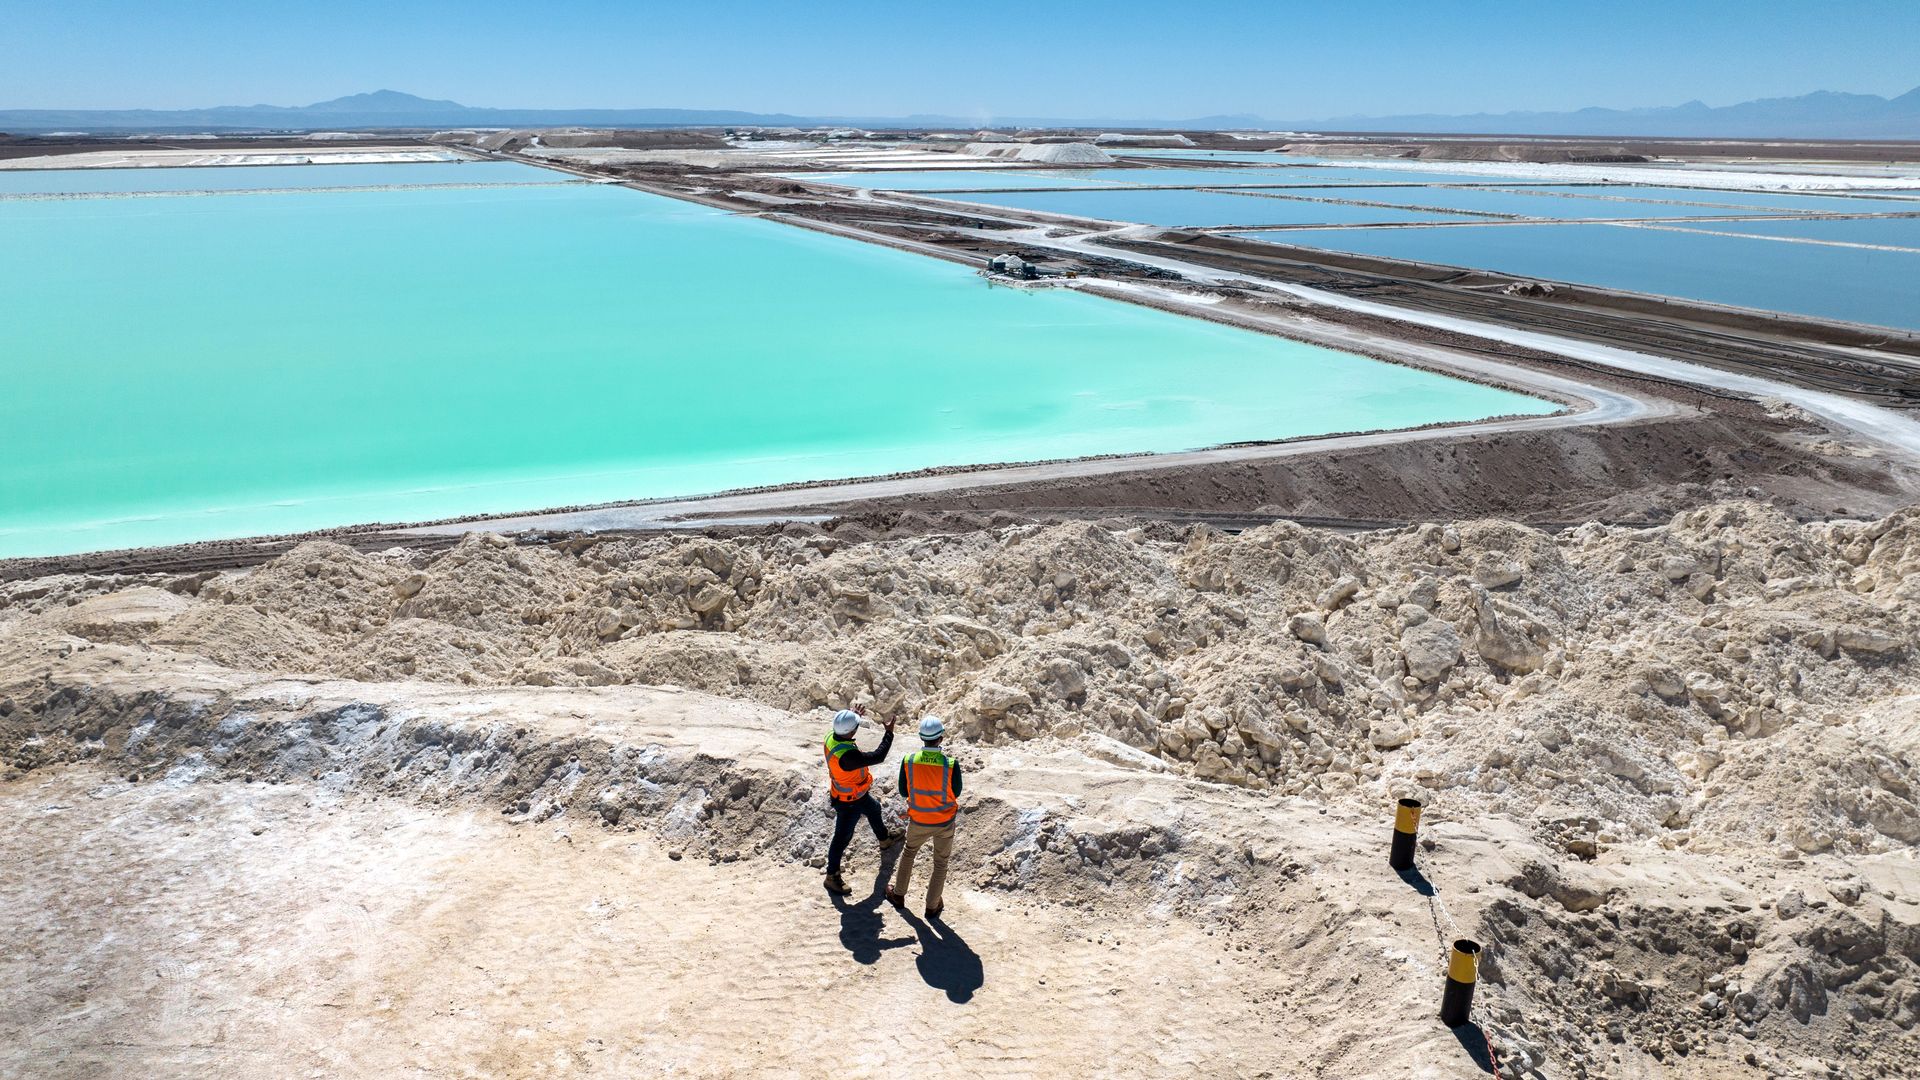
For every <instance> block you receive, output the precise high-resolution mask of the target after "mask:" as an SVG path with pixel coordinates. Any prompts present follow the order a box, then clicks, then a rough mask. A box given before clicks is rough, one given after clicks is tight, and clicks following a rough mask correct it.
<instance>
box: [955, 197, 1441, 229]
mask: <svg viewBox="0 0 1920 1080" xmlns="http://www.w3.org/2000/svg"><path fill="white" fill-rule="evenodd" d="M1329 194H1335V193H1333V192H1330V193H1329ZM949 197H950V198H952V199H954V200H956V201H964V202H968V203H974V204H977V205H982V206H1002V207H1007V208H1009V209H1015V210H1037V211H1041V212H1043V213H1051V214H1070V215H1073V216H1075V217H1083V218H1098V219H1100V220H1102V221H1126V222H1133V223H1135V224H1139V225H1166V226H1189V227H1193V228H1212V227H1218V226H1223V225H1375V224H1381V223H1385V222H1392V221H1471V220H1473V219H1472V218H1469V217H1465V216H1463V215H1460V214H1441V213H1434V212H1431V211H1424V210H1388V209H1385V208H1382V207H1378V206H1348V205H1344V204H1341V203H1329V202H1315V201H1313V200H1309V199H1268V198H1262V197H1260V196H1258V195H1236V194H1233V193H1230V192H1224V191H1182V190H1178V189H1175V190H1147V191H1141V190H1138V189H1128V188H1107V189H1104V190H1099V191H1031V192H1029V191H980V192H974V191H969V192H965V193H963V194H956V195H952V196H949Z"/></svg>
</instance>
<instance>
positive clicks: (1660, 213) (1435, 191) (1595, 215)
mask: <svg viewBox="0 0 1920 1080" xmlns="http://www.w3.org/2000/svg"><path fill="white" fill-rule="evenodd" d="M1622 190H1624V189H1622ZM1572 191H1583V192H1594V193H1604V194H1607V195H1617V194H1618V192H1616V190H1615V189H1612V188H1557V187H1547V188H1500V189H1494V188H1396V187H1384V188H1370V187H1358V186H1351V187H1342V188H1340V189H1338V190H1336V191H1332V192H1329V193H1328V194H1329V197H1331V198H1340V199H1363V200H1366V201H1368V202H1385V203H1399V204H1403V205H1407V206H1424V207H1430V208H1433V209H1436V210H1467V211H1472V210H1478V211H1481V212H1483V213H1491V214H1517V215H1520V216H1523V217H1538V218H1556V219H1575V220H1599V219H1605V218H1691V217H1718V216H1724V215H1739V214H1754V213H1764V212H1766V211H1764V210H1758V209H1743V208H1739V207H1712V206H1701V205H1697V204H1691V203H1690V204H1685V205H1682V204H1680V203H1668V202H1645V201H1635V200H1630V199H1625V198H1605V199H1595V198H1581V197H1578V196H1575V195H1571V194H1567V193H1568V192H1572ZM1781 212H1782V213H1784V212H1785V211H1781Z"/></svg>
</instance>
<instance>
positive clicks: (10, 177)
mask: <svg viewBox="0 0 1920 1080" xmlns="http://www.w3.org/2000/svg"><path fill="white" fill-rule="evenodd" d="M574 179H577V178H576V177H573V176H570V175H568V174H566V173H560V172H554V171H553V170H551V169H541V168H536V167H534V166H532V165H521V164H519V163H518V162H513V161H458V162H451V161H422V162H404V163H400V164H391V165H214V166H206V167H183V168H145V169H0V195H38V194H62V195H94V194H110V195H127V194H134V193H137V192H147V191H248V190H298V189H300V188H323V187H389V186H399V185H414V184H429V185H434V184H540V183H549V184H550V183H554V182H557V181H566V180H574Z"/></svg>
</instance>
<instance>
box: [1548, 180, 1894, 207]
mask: <svg viewBox="0 0 1920 1080" xmlns="http://www.w3.org/2000/svg"><path fill="white" fill-rule="evenodd" d="M1572 190H1573V191H1576V192H1582V193H1586V194H1591V195H1611V196H1615V197H1619V198H1628V199H1641V200H1654V199H1657V200H1662V201H1671V202H1690V203H1717V204H1720V205H1722V206H1739V207H1751V208H1753V209H1756V210H1761V211H1766V210H1791V211H1800V212H1803V213H1817V214H1897V213H1901V212H1903V211H1920V203H1907V202H1905V201H1902V200H1895V199H1872V198H1854V197H1851V196H1847V195H1801V194H1798V193H1795V192H1789V191H1717V190H1714V189H1711V188H1683V187H1642V186H1639V185H1634V184H1618V185H1615V184H1609V185H1605V186H1602V187H1583V188H1574V189H1572Z"/></svg>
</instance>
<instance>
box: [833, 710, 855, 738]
mask: <svg viewBox="0 0 1920 1080" xmlns="http://www.w3.org/2000/svg"><path fill="white" fill-rule="evenodd" d="M859 730H860V714H859V713H857V712H854V711H853V710H852V709H841V710H840V711H839V712H837V713H834V714H833V733H834V734H835V735H851V734H853V733H854V732H856V731H859Z"/></svg>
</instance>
